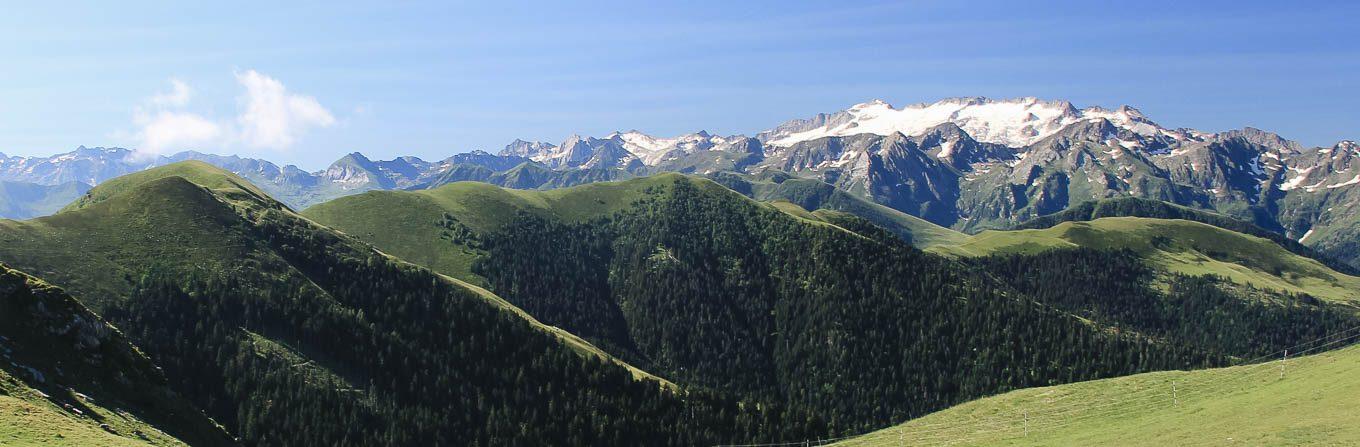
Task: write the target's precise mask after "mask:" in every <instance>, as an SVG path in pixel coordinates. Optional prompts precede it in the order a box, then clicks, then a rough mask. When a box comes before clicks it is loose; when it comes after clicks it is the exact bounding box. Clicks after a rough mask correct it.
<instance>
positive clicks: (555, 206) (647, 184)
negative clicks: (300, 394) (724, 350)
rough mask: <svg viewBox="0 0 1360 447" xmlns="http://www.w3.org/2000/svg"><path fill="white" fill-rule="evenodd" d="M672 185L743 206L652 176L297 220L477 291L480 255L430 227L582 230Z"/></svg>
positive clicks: (433, 193)
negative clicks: (530, 223)
mask: <svg viewBox="0 0 1360 447" xmlns="http://www.w3.org/2000/svg"><path fill="white" fill-rule="evenodd" d="M677 180H685V181H689V182H691V183H692V184H694V185H696V186H698V187H699V188H701V189H703V190H705V191H709V192H712V193H716V194H726V195H731V196H733V197H734V198H737V199H740V200H751V199H749V198H746V197H743V196H741V194H738V193H737V192H735V191H731V190H729V189H727V188H726V187H723V186H722V185H719V184H717V183H714V182H712V181H709V180H705V179H702V178H697V177H689V176H684V175H681V174H660V175H655V176H651V177H644V178H636V179H631V180H624V181H619V182H598V183H590V184H585V185H581V186H574V187H570V188H561V189H553V190H547V191H531V190H518V189H508V188H501V187H498V186H495V185H490V184H486V183H480V182H457V183H451V184H448V185H444V186H441V187H439V188H435V189H429V190H419V191H371V192H367V193H363V194H359V195H354V196H349V197H342V198H339V199H335V200H332V201H330V202H326V203H322V204H319V205H316V206H313V207H311V208H308V209H306V210H303V211H302V214H303V215H304V216H307V217H309V218H311V219H312V220H315V221H317V222H320V223H322V224H324V225H327V226H329V227H332V228H335V229H338V230H340V231H343V232H345V233H348V234H350V235H353V236H356V237H358V238H360V239H362V240H364V241H367V242H369V243H371V244H373V245H374V246H376V247H378V248H379V249H381V250H383V251H385V252H387V253H390V254H392V255H394V256H397V257H399V258H401V259H404V260H407V261H409V262H413V263H416V264H419V265H423V266H426V267H429V268H430V269H431V270H434V271H436V272H440V273H443V274H446V275H449V276H452V277H455V278H458V279H461V280H464V281H467V282H470V283H473V284H484V280H483V279H482V278H480V277H478V276H477V275H475V274H473V273H472V269H471V266H472V263H473V261H475V260H476V259H477V258H478V257H479V256H481V254H482V253H481V252H480V251H478V250H477V249H476V248H475V247H470V246H468V245H466V244H463V243H459V242H457V241H451V240H445V238H441V234H442V233H443V232H444V231H445V229H444V228H443V227H441V226H439V225H437V223H438V222H439V221H440V220H441V219H442V218H443V216H444V215H445V214H447V215H449V216H452V217H453V218H454V219H455V220H456V221H457V222H459V223H460V224H461V225H465V226H467V227H468V228H469V229H470V230H472V231H474V232H478V233H486V232H492V231H495V230H497V229H499V228H501V226H503V225H505V224H506V223H508V222H510V220H511V219H513V218H514V217H515V216H516V215H517V214H518V213H527V214H530V215H536V216H539V217H545V218H553V219H559V220H562V221H566V222H582V221H587V220H590V219H595V218H601V217H607V216H609V215H611V214H613V213H615V212H617V211H620V210H623V209H625V208H627V207H628V206H629V205H632V204H633V203H634V202H636V201H637V200H639V199H641V198H643V197H644V195H645V194H646V191H647V190H649V189H653V190H664V189H666V188H669V187H670V186H671V185H673V184H674V183H675V182H676V181H677ZM768 206H772V207H775V208H776V209H779V210H781V211H784V212H786V213H788V214H791V215H793V216H794V217H798V218H801V219H803V220H805V221H808V222H811V223H816V224H826V222H825V221H824V220H823V219H822V218H821V217H819V216H817V215H816V214H815V213H812V212H809V211H807V210H805V209H803V208H801V207H799V206H798V205H795V204H792V203H789V202H776V203H774V204H769V205H768Z"/></svg>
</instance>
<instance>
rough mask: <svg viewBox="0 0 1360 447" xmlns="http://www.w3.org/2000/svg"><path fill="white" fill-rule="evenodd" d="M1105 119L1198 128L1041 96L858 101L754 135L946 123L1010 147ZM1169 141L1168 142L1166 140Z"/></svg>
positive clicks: (1133, 127) (779, 137) (807, 135)
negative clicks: (916, 101)
mask: <svg viewBox="0 0 1360 447" xmlns="http://www.w3.org/2000/svg"><path fill="white" fill-rule="evenodd" d="M1094 119H1106V120H1109V121H1110V122H1111V123H1113V124H1114V125H1116V126H1118V127H1120V128H1123V129H1128V130H1130V131H1132V132H1134V133H1136V134H1139V135H1142V136H1144V137H1148V138H1151V139H1154V140H1159V141H1161V140H1170V141H1182V140H1187V139H1197V138H1199V137H1200V135H1199V134H1198V133H1197V132H1193V131H1185V130H1172V129H1167V128H1163V127H1162V126H1159V125H1157V124H1156V123H1154V122H1152V121H1151V120H1148V119H1147V117H1145V116H1143V113H1142V112H1139V111H1138V110H1137V109H1134V108H1132V107H1129V106H1120V107H1119V108H1117V109H1114V110H1107V109H1103V108H1100V107H1088V108H1085V109H1077V108H1076V107H1074V106H1073V105H1072V103H1070V102H1067V101H1044V100H1040V99H1038V98H1016V99H1004V100H995V99H988V98H981V97H976V98H949V99H944V100H940V101H937V102H934V103H929V104H924V103H923V104H912V105H909V106H906V107H902V108H894V107H893V106H892V105H890V104H888V103H887V102H884V101H882V100H873V101H870V102H866V103H861V104H856V105H854V106H851V107H850V108H849V109H846V110H843V111H840V112H835V113H831V114H825V113H824V114H818V115H817V116H814V117H812V118H809V119H798V120H793V121H789V122H786V123H784V124H781V125H779V126H777V127H775V128H774V129H771V130H768V131H765V132H761V133H760V134H758V135H757V136H756V137H757V138H759V139H760V140H761V141H763V142H765V143H766V144H768V145H771V146H789V145H792V144H794V143H797V142H800V141H808V140H814V139H817V138H824V137H830V136H847V135H856V134H863V133H868V134H874V135H883V136H886V135H891V134H894V133H901V134H903V135H909V136H910V135H919V134H921V133H924V132H925V131H926V130H927V129H930V128H932V127H935V126H938V125H940V124H944V123H953V124H955V125H957V126H959V128H960V129H963V131H964V132H967V133H968V134H969V135H970V136H972V138H973V139H976V140H977V141H980V142H984V143H994V144H1001V145H1005V146H1010V147H1015V148H1019V147H1025V146H1029V145H1030V144H1034V142H1036V141H1039V140H1041V139H1043V138H1045V137H1047V136H1049V135H1053V134H1054V133H1056V132H1058V131H1059V130H1061V129H1062V128H1064V127H1067V126H1069V125H1072V124H1074V123H1077V122H1081V121H1087V120H1094ZM1164 143H1165V142H1164Z"/></svg>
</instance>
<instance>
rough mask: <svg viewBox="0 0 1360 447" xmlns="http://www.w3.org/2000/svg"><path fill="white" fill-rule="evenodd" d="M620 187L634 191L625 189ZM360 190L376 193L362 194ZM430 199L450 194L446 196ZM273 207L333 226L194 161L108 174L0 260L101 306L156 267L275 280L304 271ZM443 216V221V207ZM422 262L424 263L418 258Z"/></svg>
mask: <svg viewBox="0 0 1360 447" xmlns="http://www.w3.org/2000/svg"><path fill="white" fill-rule="evenodd" d="M485 186H487V187H488V188H491V189H480V190H477V191H474V192H473V195H476V194H482V193H487V194H491V193H494V190H498V189H499V188H495V187H492V186H490V185H485ZM633 186H637V187H643V186H644V185H633ZM441 189H442V188H441ZM474 189H476V188H474ZM606 189H608V188H606ZM436 191H438V190H436ZM516 193H518V192H515V193H511V194H516ZM638 193H640V190H638ZM386 194H393V193H391V192H386ZM445 194H447V192H446V193H445ZM615 194H625V191H622V190H620V191H618V192H615ZM355 197H361V198H372V197H373V196H372V195H370V194H361V195H359V196H355ZM394 197H396V198H395V199H394V200H398V199H401V198H403V196H401V195H397V196H394ZM425 197H430V198H431V199H432V200H436V201H445V200H448V198H447V197H440V196H425ZM530 199H533V200H535V202H526V203H530V205H524V206H532V204H534V203H537V204H540V205H542V206H548V204H553V203H557V204H561V205H560V206H563V207H571V206H578V205H577V204H576V203H574V202H573V200H576V199H574V198H571V197H554V196H551V195H549V196H548V197H541V198H539V197H530ZM393 203H396V204H398V205H399V206H398V209H403V208H402V207H404V206H408V205H409V206H418V205H420V202H419V201H415V202H412V201H399V200H398V201H395V202H393ZM266 214H267V215H269V216H272V217H271V218H278V219H285V220H291V221H294V222H298V221H301V222H303V223H305V224H306V225H310V226H312V227H313V228H314V229H315V231H317V232H330V231H333V230H332V229H330V228H327V227H325V226H324V225H321V224H317V223H315V222H312V221H310V220H308V219H307V218H306V217H303V216H302V215H299V214H296V213H294V212H293V211H291V210H289V209H288V208H286V207H284V206H283V205H282V204H280V203H279V202H277V201H275V200H274V199H272V198H270V197H269V196H267V195H265V194H264V193H263V192H262V191H260V190H259V189H258V188H256V187H255V186H254V185H251V184H250V183H249V182H246V181H245V180H242V179H241V178H240V177H237V176H236V175H234V174H231V173H229V172H226V171H224V170H221V169H219V168H216V167H213V166H211V165H208V164H205V163H201V162H196V161H189V162H180V163H174V164H170V165H166V166H162V167H158V168H153V169H150V170H146V171H142V172H139V173H136V174H131V175H128V176H124V177H119V178H117V179H113V180H109V181H108V182H105V183H104V184H101V185H100V186H98V187H96V188H95V189H93V190H91V191H90V193H89V194H88V195H87V196H86V197H85V198H83V199H81V200H80V201H78V202H76V203H73V204H72V205H70V206H68V207H66V208H65V209H64V210H63V211H62V212H59V213H57V214H55V215H52V216H48V217H42V218H38V219H32V220H27V221H13V220H0V247H3V248H0V262H5V263H9V264H10V265H13V266H16V267H19V268H22V269H23V270H24V271H26V272H30V273H33V274H36V275H40V276H42V277H44V278H47V279H50V280H52V281H55V282H57V283H59V284H61V285H62V286H63V287H65V288H66V289H67V290H70V291H71V292H72V293H73V294H74V295H76V296H79V297H81V300H82V302H84V303H85V304H87V305H89V306H91V307H92V308H94V309H95V310H96V311H98V310H100V309H101V308H102V307H103V306H104V305H106V304H108V303H111V302H112V301H111V300H117V299H122V297H125V296H127V293H128V291H129V290H130V287H131V282H132V279H134V278H136V277H137V276H139V275H140V274H141V273H142V272H143V271H145V270H146V269H147V268H150V267H153V266H157V265H161V266H173V267H174V268H180V269H190V270H192V269H203V270H208V271H217V272H234V273H233V274H237V275H244V276H253V277H261V276H262V277H264V278H266V279H268V278H271V277H275V276H278V275H302V273H301V272H299V271H298V270H296V269H294V268H293V267H292V266H291V264H289V263H288V262H287V261H286V260H285V259H283V258H282V257H280V256H278V255H277V254H275V253H274V252H273V250H272V248H270V247H269V244H268V243H267V242H266V241H260V240H257V236H255V233H254V232H253V231H252V226H253V225H254V221H252V220H251V219H252V218H260V216H262V215H266ZM493 215H494V214H493ZM513 215H514V213H513V212H511V213H509V214H502V215H497V216H498V217H502V218H510V217H513ZM435 216H436V217H435V219H437V218H438V214H437V213H436V214H435ZM248 217H250V218H248ZM433 222H434V221H433V220H431V221H430V223H431V224H433ZM481 224H483V225H487V224H491V222H483V223H481ZM430 226H431V227H432V228H433V225H430ZM389 230H391V231H388V232H387V233H391V234H402V229H401V227H400V226H394V227H393V228H390V229H389ZM384 234H385V233H384ZM339 239H340V240H341V241H342V242H341V243H342V244H343V248H344V249H345V250H348V251H351V252H352V253H365V252H369V251H372V250H374V249H373V247H371V246H369V245H368V244H365V243H363V242H361V241H359V240H356V239H354V238H350V237H340V238H339ZM433 240H437V239H433ZM426 242H428V240H427V241H426ZM393 254H398V253H393ZM398 255H399V254H398ZM392 259H393V260H394V261H396V262H402V263H405V262H407V261H412V260H411V259H406V258H404V257H403V258H401V259H398V258H392ZM415 261H416V262H417V263H419V260H415ZM468 262H470V261H468ZM463 265H470V264H463ZM436 272H438V270H436ZM444 278H445V279H446V280H448V281H451V282H454V283H456V284H458V285H461V286H463V287H465V288H468V289H470V290H472V291H474V292H476V295H477V296H478V297H481V298H482V299H484V300H486V302H487V304H489V305H492V306H496V307H497V308H500V309H504V310H506V311H509V312H512V313H515V314H516V315H519V316H521V317H525V318H526V319H527V320H529V321H530V323H531V324H532V325H533V327H535V328H536V329H538V330H541V331H543V332H546V333H548V334H551V335H553V336H555V337H556V338H558V339H559V340H561V341H562V342H563V343H564V344H565V345H566V346H567V347H569V348H571V349H572V350H573V351H575V352H577V353H580V354H581V355H584V356H595V357H599V358H601V359H603V360H605V361H610V362H614V363H616V364H619V365H621V366H624V367H626V368H628V369H629V370H630V371H632V372H633V374H634V376H635V377H641V378H646V379H650V380H655V381H657V382H658V383H660V384H662V385H665V386H669V385H670V382H667V381H666V380H664V379H661V378H659V377H656V376H654V375H651V374H648V373H646V372H644V371H641V370H639V369H637V368H635V367H632V366H631V365H628V364H626V363H625V362H623V361H621V360H618V359H616V358H614V357H612V356H609V355H607V354H605V353H604V352H603V351H601V350H600V349H598V348H596V347H594V346H593V345H590V344H589V343H587V342H585V341H584V340H581V339H579V338H578V337H576V336H575V335H572V334H568V333H566V332H565V331H562V330H561V329H558V328H555V327H551V326H547V325H544V324H542V323H540V322H538V321H537V320H533V319H532V318H528V315H527V314H526V313H524V312H523V311H522V310H520V309H518V308H516V307H515V306H513V305H511V304H510V303H508V302H506V301H504V300H502V299H501V298H500V297H497V296H495V295H494V294H492V293H490V292H488V291H486V290H485V289H482V288H481V287H478V286H476V285H475V284H474V283H473V282H470V281H467V280H465V279H464V278H450V277H448V276H444Z"/></svg>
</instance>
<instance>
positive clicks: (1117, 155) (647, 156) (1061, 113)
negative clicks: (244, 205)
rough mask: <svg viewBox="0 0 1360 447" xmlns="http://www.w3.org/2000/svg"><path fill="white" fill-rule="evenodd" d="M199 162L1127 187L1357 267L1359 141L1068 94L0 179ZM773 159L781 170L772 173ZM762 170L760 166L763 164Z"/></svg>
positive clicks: (9, 161) (986, 197)
mask: <svg viewBox="0 0 1360 447" xmlns="http://www.w3.org/2000/svg"><path fill="white" fill-rule="evenodd" d="M187 159H194V160H202V161H205V162H208V163H212V164H214V165H217V166H221V167H223V168H225V169H228V170H230V171H232V172H236V173H237V174H239V175H241V176H243V177H245V178H246V179H248V180H250V181H251V182H254V183H256V184H258V185H260V186H261V187H262V188H264V189H265V190H266V191H268V192H269V193H270V194H273V195H275V196H276V197H278V198H279V199H280V200H283V201H284V202H285V203H288V204H290V205H291V206H294V207H298V208H301V207H305V206H307V205H310V204H314V203H318V202H321V201H325V200H329V199H331V198H334V197H338V196H341V195H346V194H356V193H360V192H363V191H368V190H373V189H412V188H434V187H438V186H440V185H443V184H446V183H451V182H456V181H480V182H488V183H494V184H498V185H501V186H506V187H513V188H554V187H561V186H571V185H576V184H581V183H587V182H594V181H605V180H617V179H623V178H628V177H633V176H640V175H649V174H653V173H658V172H683V173H692V174H700V175H709V174H715V175H716V174H718V173H724V172H727V173H732V172H735V173H738V174H742V175H751V176H753V177H761V178H776V177H779V176H788V175H792V176H795V177H804V178H812V179H817V180H821V181H823V182H826V183H828V184H830V185H834V186H835V187H837V188H839V189H841V190H843V191H845V192H847V193H849V194H855V195H858V196H860V197H863V198H866V199H869V200H871V201H874V202H877V203H879V204H883V205H886V206H889V207H892V208H895V209H897V210H899V211H903V212H906V213H909V214H913V215H916V216H919V217H923V218H925V219H927V220H930V221H932V222H935V223H937V224H940V225H943V226H947V227H952V228H955V229H959V230H964V231H978V230H982V229H986V228H997V227H1007V226H1010V225H1013V224H1016V223H1019V222H1021V221H1023V220H1026V219H1030V218H1033V217H1037V216H1039V215H1042V214H1046V213H1052V212H1056V211H1060V210H1062V209H1065V208H1066V207H1069V206H1072V205H1075V204H1078V203H1080V202H1082V201H1086V200H1093V199H1102V198H1109V197H1118V196H1136V197H1144V198H1152V199H1157V200H1163V201H1168V202H1173V203H1177V204H1181V205H1187V206H1193V207H1198V208H1205V209H1212V210H1218V211H1221V212H1224V213H1228V214H1232V215H1235V216H1238V217H1241V218H1243V219H1247V220H1250V221H1253V222H1255V223H1257V224H1258V225H1260V226H1262V227H1265V228H1268V229H1271V230H1275V231H1278V232H1280V233H1283V234H1286V235H1288V236H1289V237H1292V238H1295V239H1296V240H1300V241H1303V242H1305V243H1308V244H1310V245H1314V246H1316V247H1318V248H1322V249H1330V250H1333V251H1334V252H1340V253H1342V254H1343V255H1344V254H1345V253H1351V254H1352V256H1349V257H1348V258H1349V259H1351V260H1352V261H1353V262H1355V263H1356V264H1357V265H1360V242H1356V241H1360V162H1357V160H1360V148H1358V147H1357V145H1356V144H1355V143H1354V142H1351V141H1343V142H1340V143H1337V144H1335V145H1333V146H1329V147H1322V148H1305V147H1303V146H1302V145H1300V144H1298V143H1297V142H1294V141H1290V140H1288V139H1285V138H1283V137H1280V136H1279V135H1276V134H1273V133H1270V132H1266V131H1262V130H1258V129H1252V128H1244V129H1241V130H1230V131H1224V132H1219V133H1209V132H1201V131H1196V130H1190V129H1184V128H1170V127H1164V126H1162V125H1160V124H1158V123H1156V122H1154V121H1152V120H1151V119H1149V118H1148V117H1146V116H1144V115H1143V114H1142V113H1141V112H1139V111H1138V110H1137V109H1134V108H1132V107H1128V106H1120V107H1117V108H1113V109H1105V108H1101V107H1086V108H1077V107H1075V106H1073V105H1072V104H1071V103H1070V102H1068V101H1061V100H1040V99H1036V98H1018V99H1007V100H993V99H987V98H952V99H945V100H941V101H937V102H933V103H928V104H916V105H910V106H906V107H902V108H894V107H892V106H890V105H888V104H887V103H886V102H883V101H871V102H867V103H862V104H858V105H855V106H853V107H851V108H849V109H847V110H844V111H840V112H836V113H831V114H820V115H817V116H815V117H812V118H809V119H799V120H792V121H788V122H786V123H784V124H781V125H779V126H777V127H775V128H773V129H770V130H767V131H764V132H760V133H758V134H757V135H756V137H746V136H741V135H730V136H719V135H713V134H711V133H709V132H706V131H698V132H694V133H689V134H684V135H678V136H673V137H659V136H654V135H649V134H646V133H643V132H640V131H636V130H630V131H626V132H613V133H610V134H607V135H603V136H580V135H572V136H570V137H568V138H566V139H565V140H563V141H562V142H560V143H559V144H551V143H546V142H537V141H524V140H515V141H513V142H511V143H510V144H508V145H506V146H505V147H504V149H502V150H501V151H499V153H498V154H490V153H487V152H483V151H472V152H467V153H460V154H456V155H453V156H451V157H448V158H446V159H443V160H440V161H435V162H429V161H424V160H421V159H420V158H416V157H398V158H395V159H392V160H371V159H369V158H368V157H366V156H364V155H363V154H361V153H358V152H355V153H351V154H349V155H346V156H344V157H342V158H341V159H339V160H337V161H336V162H335V163H333V164H331V166H329V167H328V168H327V169H325V170H321V171H317V172H306V171H303V170H302V169H299V168H297V167H295V166H283V167H279V166H277V165H275V164H273V163H270V162H268V161H266V160H259V159H251V158H241V157H236V156H217V155H212V154H203V153H199V152H182V153H179V154H175V155H172V156H168V157H151V158H141V157H135V156H134V153H133V152H131V151H128V150H126V149H117V148H110V149H105V148H93V149H91V148H85V147H81V148H78V149H76V150H75V151H72V152H68V153H65V154H58V155H55V156H51V157H6V156H4V155H0V180H7V181H19V182H27V183H34V184H42V185H57V184H63V183H69V182H83V183H86V184H90V185H93V184H97V183H99V182H102V181H104V180H107V179H109V178H112V177H116V176H118V175H123V174H126V173H130V172H135V171H138V170H141V169H145V168H147V167H150V166H156V165H161V164H165V163H170V162H174V161H179V160H187ZM779 173H782V174H779ZM765 174H778V175H773V176H769V175H765Z"/></svg>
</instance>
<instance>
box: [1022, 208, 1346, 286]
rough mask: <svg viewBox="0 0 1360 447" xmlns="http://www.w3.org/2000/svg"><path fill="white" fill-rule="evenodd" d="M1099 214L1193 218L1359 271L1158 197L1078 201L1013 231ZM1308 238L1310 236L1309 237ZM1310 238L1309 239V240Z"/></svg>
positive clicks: (1268, 232)
mask: <svg viewBox="0 0 1360 447" xmlns="http://www.w3.org/2000/svg"><path fill="white" fill-rule="evenodd" d="M1102 217H1148V218H1156V219H1181V220H1192V221H1195V222H1200V223H1205V224H1209V225H1213V226H1215V227H1219V228H1222V229H1225V230H1231V231H1236V232H1238V233H1242V234H1247V235H1251V236H1257V237H1261V238H1265V239H1269V240H1270V241H1271V242H1274V243H1276V244H1279V245H1280V247H1283V248H1284V249H1285V250H1289V251H1290V252H1291V253H1295V254H1298V255H1301V256H1305V257H1309V258H1313V259H1317V260H1318V261H1319V262H1322V263H1323V264H1325V265H1327V266H1328V267H1331V268H1332V269H1334V270H1336V271H1339V272H1341V273H1346V274H1349V275H1352V276H1354V275H1360V270H1357V269H1356V268H1355V267H1353V266H1350V265H1347V264H1346V263H1345V262H1343V261H1341V260H1337V259H1334V258H1332V257H1331V256H1328V255H1325V254H1322V253H1320V252H1319V251H1317V250H1314V249H1313V248H1310V247H1308V246H1306V245H1304V244H1301V243H1299V241H1296V240H1294V239H1290V238H1287V237H1285V236H1283V235H1281V234H1280V233H1278V232H1275V231H1271V230H1267V229H1265V228H1261V227H1259V226H1257V225H1255V224H1253V223H1251V222H1247V221H1244V220H1240V219H1237V218H1234V217H1231V216H1227V215H1223V214H1218V213H1215V212H1213V211H1207V210H1202V209H1195V208H1190V207H1186V206H1181V205H1176V204H1174V203H1169V202H1162V201H1159V200H1152V199H1143V198H1138V197H1119V198H1113V199H1103V200H1090V201H1086V202H1082V203H1079V204H1077V205H1074V206H1072V207H1069V208H1068V209H1066V210H1063V211H1061V212H1057V213H1053V214H1049V215H1047V216H1041V217H1037V218H1034V219H1031V220H1029V221H1026V222H1023V223H1021V224H1019V225H1017V226H1015V227H1014V228H1012V229H1014V230H1035V229H1044V228H1049V227H1052V226H1054V225H1058V224H1060V223H1063V222H1084V221H1090V220H1095V219H1099V218H1102ZM1310 238H1311V236H1310ZM1310 240H1311V239H1310Z"/></svg>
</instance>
